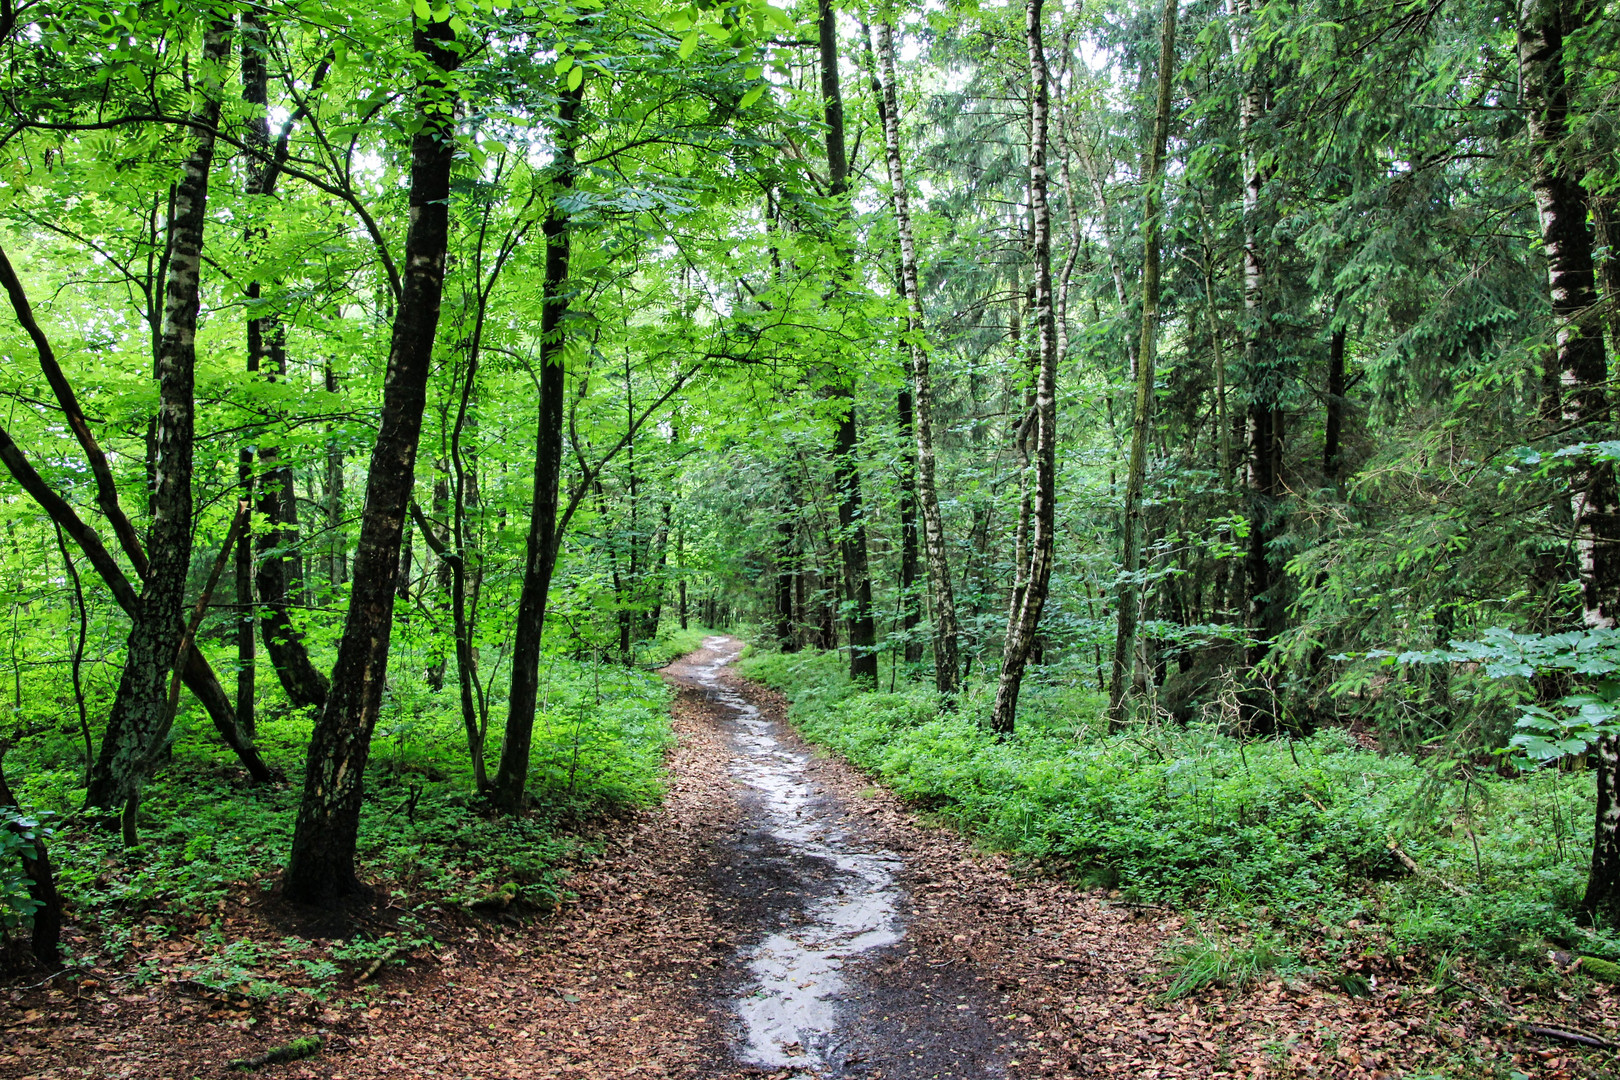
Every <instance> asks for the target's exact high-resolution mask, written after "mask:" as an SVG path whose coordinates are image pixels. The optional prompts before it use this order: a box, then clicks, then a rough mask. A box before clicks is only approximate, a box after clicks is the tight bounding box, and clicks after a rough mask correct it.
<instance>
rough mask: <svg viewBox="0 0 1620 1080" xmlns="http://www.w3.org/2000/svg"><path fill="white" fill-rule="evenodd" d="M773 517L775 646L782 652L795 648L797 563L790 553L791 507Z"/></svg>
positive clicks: (793, 553)
mask: <svg viewBox="0 0 1620 1080" xmlns="http://www.w3.org/2000/svg"><path fill="white" fill-rule="evenodd" d="M778 515H779V516H778V517H777V519H776V647H777V648H779V649H781V650H782V651H783V652H793V651H794V650H795V649H796V648H798V641H797V637H796V635H795V634H794V632H793V578H794V572H793V571H794V567H795V566H796V565H797V563H798V559H797V556H796V553H795V552H794V544H793V541H794V536H795V534H796V533H797V531H798V530H797V529H795V528H794V525H793V515H792V509H791V508H790V507H783V508H782V509H781V510H779V511H778Z"/></svg>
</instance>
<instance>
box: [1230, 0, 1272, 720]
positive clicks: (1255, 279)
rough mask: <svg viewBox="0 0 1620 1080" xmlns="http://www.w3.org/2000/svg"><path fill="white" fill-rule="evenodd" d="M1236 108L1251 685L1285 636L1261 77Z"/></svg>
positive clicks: (1236, 33)
mask: <svg viewBox="0 0 1620 1080" xmlns="http://www.w3.org/2000/svg"><path fill="white" fill-rule="evenodd" d="M1232 11H1233V15H1234V16H1235V19H1234V21H1233V25H1232V31H1231V33H1232V51H1233V52H1234V53H1235V54H1242V53H1243V52H1244V51H1245V49H1246V47H1247V41H1248V38H1247V36H1246V35H1248V34H1249V32H1250V31H1249V27H1248V25H1247V19H1248V18H1249V14H1250V4H1249V0H1233V3H1232ZM1246 78H1247V80H1248V85H1247V86H1245V87H1244V90H1243V92H1242V94H1241V96H1240V97H1239V100H1238V129H1239V132H1240V136H1241V141H1242V146H1243V310H1244V327H1243V367H1244V371H1245V374H1246V376H1247V380H1248V384H1249V407H1248V411H1247V461H1246V464H1245V476H1246V481H1247V483H1246V485H1245V486H1246V489H1247V490H1246V501H1247V509H1246V516H1247V517H1248V519H1249V543H1248V550H1247V552H1246V554H1245V558H1244V584H1245V593H1246V595H1247V599H1248V613H1247V626H1248V630H1249V636H1250V640H1251V641H1252V642H1253V644H1251V645H1250V646H1249V648H1248V656H1247V658H1246V659H1247V664H1248V667H1249V670H1250V673H1251V680H1252V679H1253V678H1256V677H1257V674H1256V673H1257V672H1258V669H1259V667H1260V665H1261V664H1262V663H1263V662H1264V660H1265V659H1266V657H1267V656H1268V655H1269V654H1270V652H1271V645H1272V642H1273V641H1274V640H1275V639H1276V636H1277V634H1278V632H1279V631H1280V630H1281V629H1282V624H1283V615H1284V612H1285V605H1284V602H1283V598H1282V597H1281V596H1279V595H1277V593H1278V592H1279V590H1280V588H1281V581H1280V579H1279V576H1278V574H1277V572H1276V567H1275V566H1274V565H1273V563H1272V561H1271V553H1270V550H1269V549H1270V545H1271V541H1272V540H1273V539H1274V538H1275V537H1276V536H1277V534H1278V532H1279V530H1280V526H1281V520H1280V505H1279V504H1280V501H1281V500H1280V495H1281V475H1280V473H1281V470H1280V468H1279V466H1280V464H1281V455H1282V445H1283V435H1284V432H1283V411H1282V407H1281V400H1282V390H1283V387H1282V375H1281V373H1280V372H1279V371H1278V370H1277V369H1276V364H1275V355H1274V354H1275V349H1274V345H1273V342H1272V335H1271V318H1270V311H1269V308H1268V299H1267V283H1266V265H1265V259H1264V255H1263V254H1262V251H1261V243H1262V240H1261V237H1262V235H1263V232H1264V230H1263V228H1262V221H1261V214H1262V206H1261V196H1262V193H1263V189H1264V186H1265V179H1266V175H1265V167H1264V164H1263V161H1264V154H1263V148H1262V147H1261V146H1260V145H1259V140H1258V135H1257V133H1256V132H1257V128H1258V126H1259V124H1260V123H1261V121H1262V120H1263V118H1264V113H1265V104H1266V101H1265V92H1264V85H1263V83H1262V80H1261V76H1260V74H1259V73H1258V72H1257V71H1255V72H1250V73H1249V74H1248V75H1247V76H1246ZM1271 700H1272V698H1271V695H1270V694H1268V693H1265V692H1264V691H1263V690H1262V689H1261V688H1259V687H1256V686H1251V687H1249V688H1248V689H1247V690H1246V691H1245V692H1244V693H1243V694H1242V695H1241V696H1240V701H1239V707H1240V710H1241V713H1242V717H1243V720H1244V723H1245V724H1246V725H1247V726H1249V727H1252V728H1257V729H1261V730H1269V729H1271V728H1272V727H1274V726H1275V723H1276V717H1275V716H1274V715H1273V709H1272V705H1271Z"/></svg>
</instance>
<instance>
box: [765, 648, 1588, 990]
mask: <svg viewBox="0 0 1620 1080" xmlns="http://www.w3.org/2000/svg"><path fill="white" fill-rule="evenodd" d="M742 671H743V673H744V674H746V675H749V676H750V677H753V678H755V679H759V680H761V681H764V682H767V683H769V684H771V685H774V686H776V687H778V688H780V689H782V690H784V691H785V692H786V693H787V694H788V695H789V697H790V699H791V701H792V707H791V711H790V714H789V715H790V719H791V720H792V721H793V722H794V723H795V724H796V725H797V726H798V727H799V729H800V730H801V731H803V732H804V734H805V735H806V736H808V737H809V738H810V739H812V740H813V741H816V742H818V743H821V744H823V745H825V746H827V747H829V748H831V749H833V750H836V751H838V752H840V753H842V754H844V755H845V756H847V757H848V758H850V759H851V760H852V761H854V762H855V763H856V764H858V765H860V766H862V767H863V768H865V769H868V770H870V771H871V772H872V773H874V774H875V775H876V776H877V777H879V778H881V779H882V780H883V781H884V782H885V783H886V784H887V785H889V786H890V787H892V788H893V789H894V790H895V791H896V792H898V793H899V794H900V795H901V796H903V797H904V798H906V799H908V800H909V801H910V802H911V803H912V804H913V805H916V806H918V807H921V808H924V809H926V810H928V811H930V812H931V813H932V814H934V815H935V816H937V817H939V818H941V819H943V820H945V821H947V822H949V823H950V824H952V825H954V826H956V827H958V828H960V829H961V830H963V831H964V832H967V833H971V834H973V835H975V836H977V837H979V838H980V839H981V840H983V841H984V842H986V843H988V844H990V845H993V846H995V847H997V848H1000V849H1003V850H1007V851H1010V852H1014V853H1017V854H1019V855H1023V856H1026V857H1029V858H1032V859H1036V860H1040V861H1041V862H1042V863H1044V864H1045V865H1046V866H1047V867H1048V868H1050V869H1053V870H1056V871H1058V872H1061V873H1064V874H1067V875H1069V876H1070V877H1072V878H1074V879H1075V880H1077V881H1080V882H1082V883H1085V884H1090V885H1095V886H1101V887H1107V888H1110V889H1119V890H1121V891H1122V892H1123V894H1124V895H1126V896H1128V897H1132V898H1135V899H1140V900H1154V901H1161V902H1168V903H1172V904H1177V905H1181V906H1184V907H1191V908H1195V909H1202V910H1209V911H1218V912H1237V913H1240V914H1241V915H1243V916H1244V917H1246V918H1251V919H1253V920H1254V921H1256V922H1257V923H1259V924H1261V925H1265V924H1271V923H1275V924H1281V925H1285V926H1289V927H1293V928H1296V929H1299V930H1304V931H1309V932H1310V933H1312V934H1317V935H1325V936H1327V937H1329V938H1332V939H1334V940H1341V941H1344V942H1345V943H1346V944H1347V945H1348V944H1351V943H1353V944H1355V945H1356V946H1357V947H1372V948H1383V949H1389V950H1392V951H1395V952H1400V951H1405V950H1425V951H1432V952H1434V953H1436V954H1440V953H1445V952H1447V951H1455V950H1463V951H1466V952H1467V953H1469V954H1470V955H1481V956H1492V957H1499V958H1507V959H1514V958H1534V957H1537V956H1539V955H1540V954H1541V951H1542V950H1543V949H1545V948H1546V947H1547V945H1548V944H1549V943H1550V944H1556V945H1558V946H1560V947H1564V948H1572V949H1575V950H1578V951H1580V952H1583V953H1586V954H1590V955H1595V956H1599V957H1605V958H1616V957H1620V938H1617V936H1616V935H1615V934H1614V933H1612V932H1609V931H1593V930H1591V929H1588V928H1585V927H1582V926H1580V925H1578V923H1577V920H1576V910H1575V909H1576V905H1577V903H1578V901H1579V897H1580V893H1581V889H1582V887H1583V886H1584V883H1585V874H1586V864H1587V860H1588V858H1589V856H1590V844H1591V839H1590V825H1589V821H1590V815H1591V812H1592V802H1593V798H1594V791H1593V780H1592V778H1591V776H1590V775H1588V774H1583V773H1567V772H1566V773H1561V772H1555V771H1543V772H1540V773H1536V774H1531V775H1526V776H1522V777H1519V778H1515V779H1505V778H1500V777H1496V776H1494V775H1482V774H1480V773H1477V772H1466V771H1463V770H1460V769H1459V768H1457V766H1456V763H1455V762H1452V763H1446V764H1445V765H1444V767H1440V766H1441V763H1438V762H1436V761H1434V760H1432V759H1426V760H1414V759H1412V758H1409V757H1404V756H1395V755H1379V754H1376V753H1372V752H1369V751H1367V750H1365V749H1362V748H1361V747H1360V746H1359V745H1358V744H1357V743H1356V742H1355V741H1354V740H1353V739H1351V738H1350V737H1349V736H1348V735H1347V734H1345V733H1343V732H1340V731H1337V730H1323V731H1320V732H1317V733H1316V734H1314V735H1312V736H1310V737H1308V738H1301V739H1296V740H1288V739H1266V740H1250V741H1239V740H1237V739H1234V738H1232V737H1230V736H1228V735H1227V734H1225V733H1223V732H1222V731H1221V730H1219V729H1218V728H1216V727H1213V726H1209V725H1200V724H1194V725H1190V726H1186V727H1180V726H1176V725H1171V724H1166V725H1162V726H1158V725H1155V726H1149V727H1140V728H1137V729H1134V730H1133V731H1131V732H1129V733H1127V734H1125V735H1120V736H1109V735H1108V734H1107V730H1106V724H1104V723H1103V722H1102V721H1101V717H1102V715H1103V710H1104V702H1103V700H1102V699H1101V697H1100V696H1099V695H1097V694H1095V693H1093V692H1091V691H1088V690H1086V689H1084V688H1080V687H1077V686H1076V685H1075V684H1074V683H1072V682H1069V681H1066V680H1064V679H1062V678H1058V679H1054V680H1052V681H1051V682H1047V683H1042V682H1040V681H1039V680H1038V679H1036V680H1031V681H1030V682H1027V683H1026V688H1025V690H1024V693H1023V699H1022V700H1023V704H1022V705H1021V710H1020V716H1019V730H1018V732H1017V734H1016V735H1015V736H1013V737H1012V738H1009V739H998V738H996V737H995V736H994V735H993V734H992V733H991V732H989V731H988V730H987V729H986V728H985V727H984V726H983V724H982V723H981V722H980V718H981V717H984V716H987V715H988V713H989V694H990V692H991V691H992V689H993V688H991V687H988V686H985V685H982V684H980V685H975V686H972V687H970V688H969V689H968V690H967V691H966V692H965V693H964V695H963V697H962V700H961V701H960V703H959V705H958V707H957V709H956V710H955V711H954V712H941V710H940V709H939V702H938V699H937V696H936V695H935V693H934V692H933V690H932V689H931V688H930V687H927V686H924V685H921V684H918V683H910V684H907V683H905V682H904V681H901V682H899V683H898V684H897V687H896V689H895V691H894V692H875V691H863V690H861V689H860V688H857V687H855V686H852V685H851V684H850V682H849V680H848V678H847V677H846V675H845V674H844V672H843V668H842V665H841V662H840V660H839V659H838V657H837V656H836V655H834V654H793V655H783V654H779V653H768V652H760V653H756V654H755V655H753V656H751V657H750V658H748V659H747V660H745V661H744V662H743V664H742ZM879 686H883V687H887V686H888V676H887V674H885V676H884V678H883V679H882V680H880V682H879ZM1391 841H1394V842H1396V843H1398V844H1399V845H1400V846H1401V848H1402V850H1403V851H1405V852H1406V853H1407V854H1408V855H1409V856H1410V857H1411V858H1412V859H1413V860H1415V861H1416V862H1417V864H1418V865H1419V866H1420V867H1421V868H1422V870H1423V873H1422V874H1421V875H1414V874H1411V873H1410V872H1409V871H1408V870H1407V868H1406V867H1405V866H1404V864H1402V863H1401V862H1400V861H1399V859H1398V858H1397V857H1396V856H1395V855H1394V854H1393V853H1392V852H1391V851H1390V849H1389V844H1390V842H1391Z"/></svg>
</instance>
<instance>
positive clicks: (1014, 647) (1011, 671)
mask: <svg viewBox="0 0 1620 1080" xmlns="http://www.w3.org/2000/svg"><path fill="white" fill-rule="evenodd" d="M1042 3H1043V0H1028V3H1027V4H1026V5H1025V8H1024V33H1025V37H1026V40H1027V43H1028V46H1029V80H1030V109H1031V115H1030V139H1029V205H1030V221H1031V225H1032V228H1031V244H1030V248H1031V254H1032V255H1033V262H1034V268H1035V325H1036V330H1037V335H1038V336H1037V341H1038V348H1039V360H1040V368H1039V371H1038V373H1037V376H1036V380H1035V485H1034V486H1035V492H1034V505H1033V509H1032V512H1031V522H1032V528H1031V530H1030V532H1031V535H1030V541H1029V549H1030V550H1029V560H1028V569H1027V572H1026V573H1024V574H1023V581H1024V595H1023V597H1022V602H1021V603H1020V604H1019V606H1018V610H1017V611H1016V612H1014V613H1013V617H1012V618H1011V619H1009V620H1008V624H1007V639H1006V645H1005V647H1004V649H1003V650H1002V658H1001V678H1000V680H999V682H998V683H997V685H996V701H995V705H994V707H993V711H992V712H991V715H990V727H991V729H992V730H993V731H996V732H997V733H1000V734H1009V733H1011V732H1012V730H1013V725H1014V718H1015V717H1016V716H1017V713H1018V691H1019V688H1020V686H1021V685H1022V683H1023V679H1024V668H1025V666H1026V665H1027V664H1028V662H1029V658H1030V653H1031V652H1032V651H1033V649H1034V647H1035V638H1036V635H1037V632H1038V630H1039V627H1040V621H1041V611H1042V609H1043V608H1044V607H1045V605H1046V592H1047V586H1048V585H1049V583H1050V582H1051V579H1052V558H1053V553H1054V551H1055V546H1054V544H1053V531H1054V529H1055V528H1056V527H1057V513H1056V506H1055V500H1056V497H1057V321H1056V317H1055V313H1054V311H1053V307H1052V304H1053V296H1052V211H1051V208H1050V206H1049V205H1048V203H1047V197H1046V196H1047V180H1046V128H1047V104H1048V99H1047V70H1046V49H1045V46H1044V45H1043V44H1042V41H1041V8H1042Z"/></svg>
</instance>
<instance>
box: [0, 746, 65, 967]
mask: <svg viewBox="0 0 1620 1080" xmlns="http://www.w3.org/2000/svg"><path fill="white" fill-rule="evenodd" d="M3 755H4V748H0V756H3ZM0 806H10V807H15V808H16V809H18V810H21V809H22V806H21V804H20V803H18V802H17V796H15V795H13V794H12V793H11V785H10V784H8V783H6V774H5V772H4V770H0ZM11 828H12V829H13V830H18V831H20V830H21V828H22V826H21V825H19V824H18V823H16V822H12V824H11ZM19 839H21V842H22V843H23V844H24V845H26V846H25V847H24V848H23V850H22V872H23V876H24V877H26V878H27V879H28V895H29V897H30V899H32V900H33V901H34V903H35V904H37V905H38V907H37V908H36V909H35V911H34V915H33V921H34V926H33V931H32V933H31V934H30V936H29V941H28V944H29V951H30V952H32V953H33V954H34V959H35V960H37V961H39V962H40V963H41V964H43V965H44V966H45V967H47V968H50V969H52V970H55V969H56V968H57V967H58V966H59V965H60V964H61V962H62V954H61V941H62V897H61V895H60V894H59V893H58V892H57V891H56V873H55V870H54V869H53V868H52V866H51V856H50V852H49V851H47V850H46V847H45V840H44V838H43V837H41V836H39V835H35V836H34V837H33V838H32V839H22V838H19Z"/></svg>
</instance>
